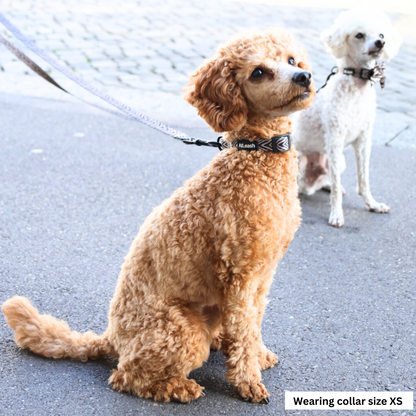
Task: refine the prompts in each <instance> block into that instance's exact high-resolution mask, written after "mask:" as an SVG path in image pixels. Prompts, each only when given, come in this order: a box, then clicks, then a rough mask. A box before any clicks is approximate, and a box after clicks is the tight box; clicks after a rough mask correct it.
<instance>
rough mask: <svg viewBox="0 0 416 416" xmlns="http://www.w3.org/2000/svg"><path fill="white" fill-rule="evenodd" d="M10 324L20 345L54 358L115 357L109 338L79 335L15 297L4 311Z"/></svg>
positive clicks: (65, 324)
mask: <svg viewBox="0 0 416 416" xmlns="http://www.w3.org/2000/svg"><path fill="white" fill-rule="evenodd" d="M1 310H2V312H3V313H4V315H5V317H6V321H7V324H8V325H9V326H10V328H12V329H14V331H15V340H16V343H17V345H19V347H22V348H27V349H29V350H30V351H32V352H34V353H36V354H40V355H43V356H45V357H52V358H66V357H70V358H75V359H78V360H81V361H87V360H88V358H90V359H93V360H94V359H97V358H99V357H102V356H109V355H115V352H114V349H113V347H112V346H111V344H110V342H109V341H108V339H107V337H106V335H105V334H104V335H96V334H94V332H86V333H84V334H80V333H79V332H76V331H71V329H70V328H69V326H68V324H67V323H66V322H64V321H58V320H57V319H56V318H54V317H52V316H50V315H40V314H39V312H38V311H37V309H36V308H34V307H33V306H32V304H31V303H30V302H29V300H28V299H26V298H24V297H22V296H14V297H12V298H10V299H8V300H7V301H6V302H4V303H3V306H2V308H1Z"/></svg>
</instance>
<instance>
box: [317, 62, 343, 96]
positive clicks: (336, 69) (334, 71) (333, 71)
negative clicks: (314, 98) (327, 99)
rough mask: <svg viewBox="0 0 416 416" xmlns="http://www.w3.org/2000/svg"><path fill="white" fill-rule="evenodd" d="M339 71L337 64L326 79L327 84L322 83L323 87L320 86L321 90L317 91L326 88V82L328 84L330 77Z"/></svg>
mask: <svg viewBox="0 0 416 416" xmlns="http://www.w3.org/2000/svg"><path fill="white" fill-rule="evenodd" d="M337 72H338V67H337V66H334V67H333V68H332V69H331V73H330V74H329V75H328V77H327V79H326V81H325V84H324V85H322V87H321V88H319V90H318V91H316V93H318V92H319V91H321V89H322V88H325V87H326V84H328V81H329V79H330V78H331V77H332V76H333V75H335V74H336V73H337Z"/></svg>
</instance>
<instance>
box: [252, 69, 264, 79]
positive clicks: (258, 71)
mask: <svg viewBox="0 0 416 416" xmlns="http://www.w3.org/2000/svg"><path fill="white" fill-rule="evenodd" d="M263 75H264V71H263V70H262V69H261V68H256V69H255V70H254V71H253V72H252V73H251V78H261V77H262V76H263Z"/></svg>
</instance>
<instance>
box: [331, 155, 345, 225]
mask: <svg viewBox="0 0 416 416" xmlns="http://www.w3.org/2000/svg"><path fill="white" fill-rule="evenodd" d="M342 151H343V148H342V147H336V148H333V149H330V150H329V151H328V167H329V174H330V178H331V213H330V215H329V221H328V222H329V224H330V225H332V226H333V227H342V226H343V225H344V213H343V211H342V193H343V188H342V185H341V173H342V171H343V169H344V167H345V161H344V155H343V154H342Z"/></svg>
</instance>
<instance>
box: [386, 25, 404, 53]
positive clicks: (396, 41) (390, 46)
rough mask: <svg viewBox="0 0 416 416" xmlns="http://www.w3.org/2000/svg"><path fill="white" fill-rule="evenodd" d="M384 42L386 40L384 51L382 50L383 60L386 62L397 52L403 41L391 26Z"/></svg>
mask: <svg viewBox="0 0 416 416" xmlns="http://www.w3.org/2000/svg"><path fill="white" fill-rule="evenodd" d="M385 40H386V44H385V45H384V49H383V50H384V53H383V58H384V59H385V60H386V61H390V60H391V59H393V58H394V57H395V56H396V55H397V53H398V52H399V49H400V45H401V43H402V41H403V38H402V37H401V35H400V33H399V32H398V31H397V30H396V29H395V28H394V27H393V26H390V29H389V31H388V32H387V33H386V36H385Z"/></svg>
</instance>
